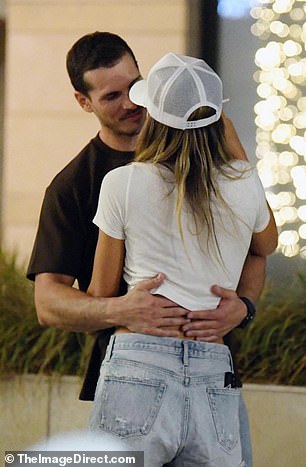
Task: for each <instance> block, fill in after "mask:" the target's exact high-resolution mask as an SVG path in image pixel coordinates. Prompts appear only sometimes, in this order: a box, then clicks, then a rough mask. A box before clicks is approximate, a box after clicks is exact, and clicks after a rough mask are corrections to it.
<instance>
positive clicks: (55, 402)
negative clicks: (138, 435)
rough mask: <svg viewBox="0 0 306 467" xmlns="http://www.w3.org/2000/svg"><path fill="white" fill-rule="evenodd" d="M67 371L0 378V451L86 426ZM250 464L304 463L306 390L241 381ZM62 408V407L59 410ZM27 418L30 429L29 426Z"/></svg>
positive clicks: (290, 466)
mask: <svg viewBox="0 0 306 467" xmlns="http://www.w3.org/2000/svg"><path fill="white" fill-rule="evenodd" d="M80 384H81V380H80V379H79V378H77V377H73V376H64V377H61V378H59V377H53V378H52V377H47V376H43V375H40V376H35V375H24V376H15V377H11V378H6V379H5V378H1V379H0V393H1V398H0V413H1V418H0V433H1V437H0V455H2V453H3V452H4V451H17V450H24V449H27V448H29V447H30V446H32V445H33V444H34V443H37V442H38V441H40V440H42V439H45V438H46V437H49V436H54V435H56V434H58V433H62V434H63V436H64V433H68V432H70V431H72V430H82V429H83V430H84V429H86V428H87V426H88V417H89V413H90V410H91V402H84V401H79V400H78V394H79V390H80ZM243 395H244V399H245V402H246V406H247V409H248V413H249V417H250V427H251V435H252V445H253V454H254V467H304V465H305V456H306V444H305V429H306V418H305V413H304V411H303V410H302V409H301V408H303V407H305V402H306V389H305V388H302V387H292V386H273V385H271V386H268V385H256V384H246V385H245V386H244V389H243ZM63 407H65V410H63ZM29 421H30V423H31V429H30V430H29V429H28V427H29Z"/></svg>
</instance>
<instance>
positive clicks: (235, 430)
mask: <svg viewBox="0 0 306 467" xmlns="http://www.w3.org/2000/svg"><path fill="white" fill-rule="evenodd" d="M207 395H208V401H209V405H210V410H211V414H212V417H213V421H214V425H215V429H216V433H217V438H218V442H219V444H220V445H221V446H222V447H223V448H224V449H225V450H226V451H228V452H230V451H232V449H233V448H234V447H235V446H236V444H237V443H238V441H239V436H240V433H239V398H240V389H230V388H220V389H218V388H215V389H207Z"/></svg>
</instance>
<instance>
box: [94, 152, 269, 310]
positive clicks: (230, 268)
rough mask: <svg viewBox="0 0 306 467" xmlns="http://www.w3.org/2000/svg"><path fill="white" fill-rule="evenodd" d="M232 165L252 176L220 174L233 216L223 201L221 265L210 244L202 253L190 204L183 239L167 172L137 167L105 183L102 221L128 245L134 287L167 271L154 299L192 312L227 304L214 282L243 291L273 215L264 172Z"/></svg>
mask: <svg viewBox="0 0 306 467" xmlns="http://www.w3.org/2000/svg"><path fill="white" fill-rule="evenodd" d="M232 165H233V167H235V168H238V169H241V170H245V172H244V173H243V175H242V176H241V177H240V178H238V179H228V178H226V177H223V176H221V175H218V184H219V188H220V191H221V193H222V196H223V198H224V200H225V201H226V202H227V203H228V205H229V206H230V208H231V210H232V214H231V213H230V212H229V211H228V210H227V209H226V208H225V207H224V206H219V207H218V208H217V207H216V203H215V205H214V207H213V209H214V218H215V229H216V236H217V239H218V245H219V248H220V252H221V255H222V261H221V260H219V261H218V260H217V259H216V257H217V255H216V254H215V253H214V250H211V254H209V253H208V252H207V247H206V242H205V240H204V242H202V244H201V245H202V246H201V247H200V244H199V241H198V237H197V236H196V235H195V230H194V228H193V229H192V228H191V229H190V226H192V225H193V221H192V216H191V214H190V209H189V210H188V209H187V207H186V206H184V208H183V211H182V225H183V238H184V241H182V239H181V236H180V232H179V228H178V224H177V218H176V197H177V191H176V187H175V184H174V183H171V182H170V181H169V180H171V177H172V180H173V175H172V173H171V172H170V171H169V170H168V169H167V168H165V167H163V166H160V165H158V166H154V165H153V164H150V163H140V162H133V163H131V164H129V165H126V166H124V167H119V168H117V169H114V170H112V171H111V172H109V173H108V174H107V175H106V176H105V177H104V180H103V182H102V186H101V192H100V197H99V203H98V209H97V213H96V215H95V218H94V223H95V224H96V225H97V226H98V227H99V228H100V229H101V230H103V232H105V233H106V234H107V235H109V236H111V237H113V238H117V239H121V240H125V247H126V257H125V265H124V279H125V281H126V282H127V284H128V286H129V288H130V287H133V286H134V285H135V284H136V283H137V282H139V281H141V280H142V279H147V278H151V277H152V276H154V275H156V274H157V273H158V272H163V273H164V274H165V275H166V280H165V281H164V283H163V284H162V285H161V286H160V287H159V288H158V289H155V290H154V293H159V294H161V295H163V296H165V297H167V298H169V299H171V300H173V301H174V302H176V303H178V304H179V305H181V306H183V307H185V308H187V309H189V310H198V309H205V308H206V309H210V308H215V307H216V306H217V305H218V302H219V298H218V297H215V296H214V295H213V294H212V293H211V292H210V287H211V286H212V285H213V284H218V285H220V286H222V287H225V288H229V289H234V290H235V289H236V287H237V285H238V282H239V278H240V275H241V271H242V267H243V264H244V260H245V257H246V255H247V252H248V249H249V245H250V241H251V236H252V233H253V232H261V231H262V230H264V229H265V228H266V226H267V225H268V223H269V219H270V213H269V210H268V207H267V204H266V199H265V193H264V190H263V187H262V184H261V182H260V180H259V177H258V175H257V172H256V170H255V169H254V168H252V167H251V166H250V164H249V163H247V162H244V161H235V162H233V163H232ZM234 173H235V174H236V172H234ZM188 226H189V227H188Z"/></svg>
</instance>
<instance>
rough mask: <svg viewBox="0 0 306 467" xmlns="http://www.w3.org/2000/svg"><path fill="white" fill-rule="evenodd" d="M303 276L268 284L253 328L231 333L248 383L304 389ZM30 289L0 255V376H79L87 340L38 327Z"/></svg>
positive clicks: (305, 280) (8, 257) (305, 308)
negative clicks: (284, 283)
mask: <svg viewBox="0 0 306 467" xmlns="http://www.w3.org/2000/svg"><path fill="white" fill-rule="evenodd" d="M305 291H306V276H305V274H302V273H297V275H296V277H295V278H294V280H293V281H292V283H290V284H286V286H284V287H280V285H279V283H277V284H273V283H272V282H270V283H267V284H266V287H265V290H264V292H263V294H262V297H261V299H260V301H259V303H258V306H257V315H256V319H255V320H254V322H253V323H252V324H251V325H249V327H248V328H246V329H244V330H237V331H235V334H236V337H237V339H236V341H237V342H236V345H237V351H236V352H235V355H236V362H237V366H238V368H239V370H240V372H241V374H242V375H243V381H244V382H248V383H265V384H284V385H296V386H305V385H306V306H305V297H306V293H305ZM33 292H34V289H33V284H32V283H31V282H30V281H29V280H27V279H26V277H25V272H24V268H23V267H20V266H18V265H17V262H16V256H14V255H7V254H4V253H3V252H0V375H2V376H4V375H6V376H7V375H10V374H23V373H34V374H36V373H40V374H57V375H83V374H84V371H85V367H86V362H87V360H88V356H89V353H90V349H91V346H92V343H93V339H92V337H91V336H88V335H86V334H83V333H72V332H67V331H62V330H58V329H54V328H45V327H41V326H40V325H39V323H38V321H37V317H36V313H35V307H34V298H33V296H34V294H33Z"/></svg>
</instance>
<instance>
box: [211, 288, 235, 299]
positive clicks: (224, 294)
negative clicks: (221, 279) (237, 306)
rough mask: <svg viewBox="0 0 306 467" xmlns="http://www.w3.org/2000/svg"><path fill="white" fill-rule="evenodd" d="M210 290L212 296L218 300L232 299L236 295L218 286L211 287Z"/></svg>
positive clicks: (232, 291)
mask: <svg viewBox="0 0 306 467" xmlns="http://www.w3.org/2000/svg"><path fill="white" fill-rule="evenodd" d="M210 290H211V291H212V293H213V294H214V295H216V296H217V297H220V298H233V297H235V296H236V295H237V294H236V292H235V291H234V290H230V289H224V288H223V287H220V286H219V285H213V286H212V287H211V289H210Z"/></svg>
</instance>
